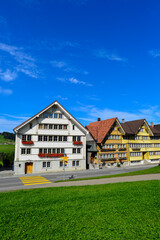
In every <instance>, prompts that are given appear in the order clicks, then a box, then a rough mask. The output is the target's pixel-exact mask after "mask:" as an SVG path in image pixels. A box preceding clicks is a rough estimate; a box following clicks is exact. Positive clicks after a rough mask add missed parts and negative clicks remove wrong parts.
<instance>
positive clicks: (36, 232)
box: [0, 181, 160, 240]
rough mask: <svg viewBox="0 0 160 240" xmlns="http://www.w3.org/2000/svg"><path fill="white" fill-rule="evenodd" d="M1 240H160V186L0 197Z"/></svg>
mask: <svg viewBox="0 0 160 240" xmlns="http://www.w3.org/2000/svg"><path fill="white" fill-rule="evenodd" d="M0 199H1V201H0V213H1V214H0V229H1V230H0V239H3V240H5V239H61V240H63V239H64V240H65V239H70V240H71V239H73V240H76V239H87V240H88V239H116V240H117V239H136V240H138V239H140V240H141V239H150V240H152V239H160V226H159V219H160V208H159V206H160V181H145V182H143V181H142V182H132V183H116V184H108V185H98V186H83V187H61V188H45V189H34V190H27V191H25V190H21V191H15V192H6V193H0Z"/></svg>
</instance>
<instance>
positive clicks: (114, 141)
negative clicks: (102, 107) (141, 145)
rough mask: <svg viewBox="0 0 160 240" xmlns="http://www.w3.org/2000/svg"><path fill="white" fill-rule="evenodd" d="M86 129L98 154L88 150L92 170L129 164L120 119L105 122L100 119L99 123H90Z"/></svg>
mask: <svg viewBox="0 0 160 240" xmlns="http://www.w3.org/2000/svg"><path fill="white" fill-rule="evenodd" d="M86 128H87V129H88V130H89V131H90V134H91V136H92V138H93V139H94V141H95V144H96V146H97V153H95V151H93V152H89V151H88V150H87V151H88V155H87V156H88V161H89V163H90V167H91V168H92V166H93V167H95V168H99V167H103V166H108V165H110V166H111V165H117V163H120V162H121V163H125V162H127V148H126V145H125V144H122V137H123V135H124V134H125V131H124V130H123V128H122V126H121V124H120V122H119V120H118V118H111V119H107V120H103V121H101V120H100V119H98V121H97V122H92V123H90V124H89V125H88V126H87V127H86ZM87 140H88V139H87ZM87 144H88V141H87Z"/></svg>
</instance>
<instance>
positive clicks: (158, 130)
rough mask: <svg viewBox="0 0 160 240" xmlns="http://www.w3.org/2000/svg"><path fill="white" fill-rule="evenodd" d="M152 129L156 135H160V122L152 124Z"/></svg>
mask: <svg viewBox="0 0 160 240" xmlns="http://www.w3.org/2000/svg"><path fill="white" fill-rule="evenodd" d="M150 129H151V131H152V132H153V134H154V135H155V136H160V124H157V125H154V126H150Z"/></svg>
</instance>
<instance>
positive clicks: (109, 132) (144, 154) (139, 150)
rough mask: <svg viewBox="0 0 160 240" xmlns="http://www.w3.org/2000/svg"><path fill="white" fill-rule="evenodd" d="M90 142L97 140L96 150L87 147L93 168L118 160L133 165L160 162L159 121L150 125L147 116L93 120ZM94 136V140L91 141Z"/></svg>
mask: <svg viewBox="0 0 160 240" xmlns="http://www.w3.org/2000/svg"><path fill="white" fill-rule="evenodd" d="M86 128H87V129H88V130H89V131H90V140H88V137H87V145H90V146H93V140H94V144H96V147H97V152H96V151H95V150H94V151H91V150H92V147H90V148H87V161H88V162H89V165H90V168H92V167H94V168H96V167H97V168H99V167H102V166H112V165H113V166H116V165H117V163H121V164H127V165H133V164H144V163H159V160H160V125H154V126H153V124H152V126H149V125H148V123H147V121H146V120H145V119H141V120H135V121H128V122H125V123H124V122H123V123H120V122H119V120H118V118H112V119H107V120H103V121H101V120H100V119H99V121H97V122H93V123H90V124H89V125H88V126H87V127H86ZM91 137H92V144H91Z"/></svg>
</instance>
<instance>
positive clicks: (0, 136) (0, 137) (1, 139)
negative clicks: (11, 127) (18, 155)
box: [0, 135, 14, 144]
mask: <svg viewBox="0 0 160 240" xmlns="http://www.w3.org/2000/svg"><path fill="white" fill-rule="evenodd" d="M0 143H3V144H4V143H12V144H13V143H14V141H13V140H11V139H5V138H4V136H3V135H0Z"/></svg>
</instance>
